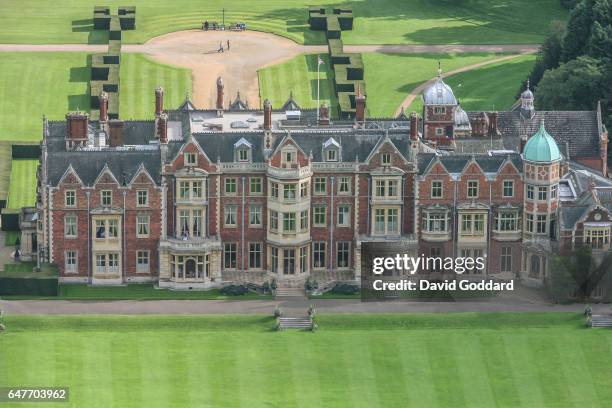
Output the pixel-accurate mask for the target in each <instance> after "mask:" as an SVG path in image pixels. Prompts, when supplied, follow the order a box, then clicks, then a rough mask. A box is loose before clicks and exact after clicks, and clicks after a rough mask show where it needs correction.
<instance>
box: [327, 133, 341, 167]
mask: <svg viewBox="0 0 612 408" xmlns="http://www.w3.org/2000/svg"><path fill="white" fill-rule="evenodd" d="M323 158H324V160H325V161H330V162H335V161H340V143H338V142H337V141H336V139H334V138H333V137H330V138H329V139H327V140H326V141H325V142H324V143H323Z"/></svg>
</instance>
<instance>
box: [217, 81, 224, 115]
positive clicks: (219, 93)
mask: <svg viewBox="0 0 612 408" xmlns="http://www.w3.org/2000/svg"><path fill="white" fill-rule="evenodd" d="M217 110H223V78H221V77H218V78H217Z"/></svg>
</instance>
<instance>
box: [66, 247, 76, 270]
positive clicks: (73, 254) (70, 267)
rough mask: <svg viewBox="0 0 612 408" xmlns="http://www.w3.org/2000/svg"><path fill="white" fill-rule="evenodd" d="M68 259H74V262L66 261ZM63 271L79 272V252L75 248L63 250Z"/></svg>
mask: <svg viewBox="0 0 612 408" xmlns="http://www.w3.org/2000/svg"><path fill="white" fill-rule="evenodd" d="M70 259H73V260H74V263H68V261H69V260H70ZM64 272H65V273H66V274H76V273H79V252H78V251H75V250H68V251H65V252H64Z"/></svg>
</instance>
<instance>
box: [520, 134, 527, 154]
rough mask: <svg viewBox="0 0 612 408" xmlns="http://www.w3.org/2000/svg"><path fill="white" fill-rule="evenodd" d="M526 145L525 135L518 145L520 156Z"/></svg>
mask: <svg viewBox="0 0 612 408" xmlns="http://www.w3.org/2000/svg"><path fill="white" fill-rule="evenodd" d="M526 144H527V135H522V136H521V140H520V143H519V153H520V154H523V151H525V145H526Z"/></svg>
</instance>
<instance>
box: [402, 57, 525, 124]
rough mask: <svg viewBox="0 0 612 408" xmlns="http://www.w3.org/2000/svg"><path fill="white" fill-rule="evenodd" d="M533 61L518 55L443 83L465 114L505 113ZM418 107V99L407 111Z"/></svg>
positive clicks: (446, 79)
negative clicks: (500, 111)
mask: <svg viewBox="0 0 612 408" xmlns="http://www.w3.org/2000/svg"><path fill="white" fill-rule="evenodd" d="M534 62H535V55H525V56H519V57H517V58H513V59H510V60H506V61H502V62H498V63H494V64H491V65H485V66H483V67H480V68H476V69H474V70H472V71H468V72H462V73H460V74H456V75H451V76H449V77H448V78H445V79H444V81H445V82H446V83H447V84H449V85H450V86H451V87H452V88H453V92H454V93H455V96H456V97H457V99H459V101H460V102H461V106H462V107H463V109H465V110H467V111H477V110H509V109H510V107H511V106H512V104H514V102H516V99H517V95H516V94H517V92H518V90H519V87H520V85H521V83H522V82H523V81H524V80H525V79H526V78H527V75H528V74H529V72H530V71H531V68H532V67H533V64H534ZM422 106H423V104H422V103H421V100H420V98H419V99H418V100H416V101H415V102H414V103H413V104H412V105H411V106H410V109H409V110H410V111H412V110H416V111H417V112H420V111H421V109H422Z"/></svg>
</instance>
